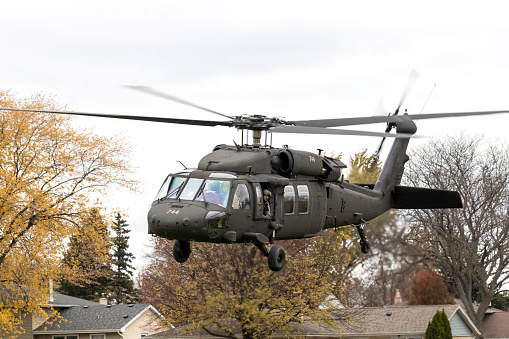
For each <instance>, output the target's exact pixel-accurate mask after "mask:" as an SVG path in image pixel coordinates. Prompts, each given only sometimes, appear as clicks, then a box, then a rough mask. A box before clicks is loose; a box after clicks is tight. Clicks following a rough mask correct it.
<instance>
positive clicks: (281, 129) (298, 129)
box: [269, 126, 412, 138]
mask: <svg viewBox="0 0 509 339" xmlns="http://www.w3.org/2000/svg"><path fill="white" fill-rule="evenodd" d="M269 132H273V133H304V134H336V135H338V134H339V135H360V136H369V137H389V138H410V137H411V136H412V134H407V133H396V134H391V133H382V132H369V131H354V130H347V129H332V128H320V127H307V126H277V127H272V128H271V129H269Z"/></svg>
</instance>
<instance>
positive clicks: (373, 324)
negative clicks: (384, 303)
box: [343, 305, 480, 336]
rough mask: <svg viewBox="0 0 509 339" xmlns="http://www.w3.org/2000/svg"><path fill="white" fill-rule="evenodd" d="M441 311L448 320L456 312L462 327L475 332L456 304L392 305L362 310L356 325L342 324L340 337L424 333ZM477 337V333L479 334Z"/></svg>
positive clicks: (473, 326) (476, 331)
mask: <svg viewBox="0 0 509 339" xmlns="http://www.w3.org/2000/svg"><path fill="white" fill-rule="evenodd" d="M442 309H443V310H444V311H445V314H446V315H447V317H448V318H449V319H451V317H452V316H453V315H454V314H455V313H459V315H460V316H461V318H462V319H463V321H464V322H465V324H466V325H467V326H468V327H469V328H470V329H471V330H472V332H474V333H479V331H478V329H477V328H476V327H475V325H474V324H473V323H472V321H471V320H470V319H469V318H468V317H467V315H466V314H465V311H463V309H462V308H461V307H459V306H458V305H421V306H394V307H387V308H386V309H385V310H384V309H383V308H364V309H362V310H363V312H361V313H359V314H358V316H357V319H355V320H356V321H355V324H354V325H351V324H345V326H343V328H344V330H343V334H344V335H346V334H348V335H352V336H355V335H362V336H365V335H377V334H384V335H387V334H395V335H396V334H398V335H403V334H423V333H425V332H426V328H427V327H428V323H429V322H430V321H431V319H432V318H433V316H434V315H435V313H436V312H437V311H438V310H442ZM479 334H480V333H479Z"/></svg>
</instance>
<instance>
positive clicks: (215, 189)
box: [196, 179, 230, 208]
mask: <svg viewBox="0 0 509 339" xmlns="http://www.w3.org/2000/svg"><path fill="white" fill-rule="evenodd" d="M229 195H230V181H225V180H210V179H208V180H205V184H204V185H203V187H202V189H201V190H200V193H199V194H198V196H197V197H196V200H197V201H205V202H209V203H211V204H216V205H219V206H221V207H224V208H226V204H227V202H228V196H229Z"/></svg>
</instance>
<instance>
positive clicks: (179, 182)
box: [166, 177, 187, 199]
mask: <svg viewBox="0 0 509 339" xmlns="http://www.w3.org/2000/svg"><path fill="white" fill-rule="evenodd" d="M186 180H187V178H179V177H175V178H173V180H172V181H171V183H170V187H169V188H168V193H167V194H166V198H170V199H176V198H177V196H178V195H179V193H180V191H181V190H182V187H184V184H185V182H186Z"/></svg>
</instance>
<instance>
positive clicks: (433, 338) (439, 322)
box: [424, 310, 452, 339]
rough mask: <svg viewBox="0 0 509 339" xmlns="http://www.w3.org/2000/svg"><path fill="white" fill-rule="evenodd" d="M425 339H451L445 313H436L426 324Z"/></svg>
mask: <svg viewBox="0 0 509 339" xmlns="http://www.w3.org/2000/svg"><path fill="white" fill-rule="evenodd" d="M424 337H425V339H452V331H451V324H450V323H449V319H447V315H446V314H445V311H444V310H442V311H437V313H435V315H434V316H433V320H431V322H430V323H429V324H428V328H427V329H426V334H425V336H424Z"/></svg>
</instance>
